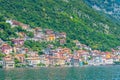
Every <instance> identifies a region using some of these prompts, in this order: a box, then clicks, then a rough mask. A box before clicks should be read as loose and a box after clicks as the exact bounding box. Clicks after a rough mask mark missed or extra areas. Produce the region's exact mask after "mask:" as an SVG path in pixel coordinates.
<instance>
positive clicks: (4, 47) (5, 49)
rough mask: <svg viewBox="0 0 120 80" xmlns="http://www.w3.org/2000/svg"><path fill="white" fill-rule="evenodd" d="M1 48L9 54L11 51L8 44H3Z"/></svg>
mask: <svg viewBox="0 0 120 80" xmlns="http://www.w3.org/2000/svg"><path fill="white" fill-rule="evenodd" d="M1 50H2V52H3V53H5V54H10V53H11V52H12V48H11V46H10V45H8V44H3V45H2V47H1Z"/></svg>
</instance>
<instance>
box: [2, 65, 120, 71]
mask: <svg viewBox="0 0 120 80" xmlns="http://www.w3.org/2000/svg"><path fill="white" fill-rule="evenodd" d="M102 66H103V67H108V66H120V65H116V64H105V65H84V66H62V67H61V66H57V67H55V66H51V67H20V68H17V67H15V68H0V69H1V70H14V69H41V68H49V69H50V68H85V67H102Z"/></svg>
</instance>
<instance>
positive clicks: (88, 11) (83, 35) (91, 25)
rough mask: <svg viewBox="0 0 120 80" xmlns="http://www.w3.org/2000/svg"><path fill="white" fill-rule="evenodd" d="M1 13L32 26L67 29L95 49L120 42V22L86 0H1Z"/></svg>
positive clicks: (70, 36) (72, 35) (102, 48)
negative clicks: (94, 7) (99, 10)
mask: <svg viewBox="0 0 120 80" xmlns="http://www.w3.org/2000/svg"><path fill="white" fill-rule="evenodd" d="M0 14H1V15H2V16H4V17H5V18H6V19H14V20H17V21H20V22H23V23H26V24H30V26H31V27H38V26H40V27H42V28H50V29H53V30H56V31H60V32H63V31H64V32H66V33H67V35H68V37H69V38H70V39H73V40H76V39H78V40H79V41H80V42H81V43H83V44H86V45H88V46H90V47H92V48H93V49H100V50H103V51H104V50H110V48H114V47H116V46H119V45H120V37H119V33H120V31H119V29H120V27H119V26H120V24H118V23H117V22H113V21H112V20H110V19H111V18H109V17H108V16H106V15H105V14H103V13H99V12H97V11H96V10H94V9H92V8H91V7H89V6H88V5H87V4H86V3H85V2H83V1H82V0H81V1H79V0H75V1H74V0H54V1H53V0H40V1H37V0H0Z"/></svg>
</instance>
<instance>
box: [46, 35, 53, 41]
mask: <svg viewBox="0 0 120 80" xmlns="http://www.w3.org/2000/svg"><path fill="white" fill-rule="evenodd" d="M54 40H55V34H50V35H48V36H47V41H54Z"/></svg>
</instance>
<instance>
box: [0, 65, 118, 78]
mask: <svg viewBox="0 0 120 80" xmlns="http://www.w3.org/2000/svg"><path fill="white" fill-rule="evenodd" d="M0 80H120V66H89V67H70V68H67V67H66V68H36V69H34V68H18V69H9V70H5V69H0Z"/></svg>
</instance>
